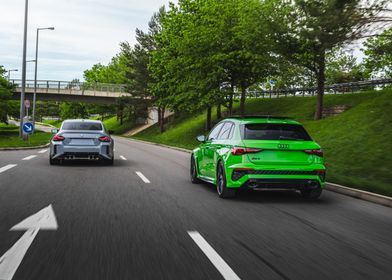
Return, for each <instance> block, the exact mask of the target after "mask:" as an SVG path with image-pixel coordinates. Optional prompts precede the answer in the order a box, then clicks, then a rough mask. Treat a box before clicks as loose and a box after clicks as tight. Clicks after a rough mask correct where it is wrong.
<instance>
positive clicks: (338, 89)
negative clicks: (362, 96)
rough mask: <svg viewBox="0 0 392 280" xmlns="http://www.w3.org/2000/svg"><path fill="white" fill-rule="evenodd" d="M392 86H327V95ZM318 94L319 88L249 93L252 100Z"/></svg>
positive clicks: (378, 82) (373, 82) (386, 81)
mask: <svg viewBox="0 0 392 280" xmlns="http://www.w3.org/2000/svg"><path fill="white" fill-rule="evenodd" d="M390 84H392V79H382V80H369V81H359V82H351V83H342V84H334V85H326V86H325V94H344V93H353V92H357V91H360V90H371V89H375V88H381V87H384V86H386V85H390ZM316 93H317V87H310V88H291V89H278V90H273V91H271V90H262V91H249V92H248V93H247V95H248V97H250V98H279V97H283V96H284V97H287V96H313V95H315V94H316Z"/></svg>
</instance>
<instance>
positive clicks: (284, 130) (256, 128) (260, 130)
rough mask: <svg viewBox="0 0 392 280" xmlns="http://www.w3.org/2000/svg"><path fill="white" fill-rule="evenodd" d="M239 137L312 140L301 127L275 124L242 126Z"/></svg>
mask: <svg viewBox="0 0 392 280" xmlns="http://www.w3.org/2000/svg"><path fill="white" fill-rule="evenodd" d="M241 137H242V139H244V140H293V141H295V140H302V141H311V140H312V139H311V138H310V136H309V134H308V133H307V132H306V131H305V129H304V128H303V126H302V125H297V124H277V123H255V124H246V125H243V126H242V129H241Z"/></svg>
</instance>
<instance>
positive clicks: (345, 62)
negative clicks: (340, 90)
mask: <svg viewBox="0 0 392 280" xmlns="http://www.w3.org/2000/svg"><path fill="white" fill-rule="evenodd" d="M368 78H369V73H368V71H367V70H366V68H365V66H364V65H363V64H360V63H358V62H357V58H356V57H355V56H354V55H353V54H350V53H347V51H344V50H337V51H333V52H330V53H329V54H328V55H327V57H326V70H325V79H326V83H327V84H330V85H331V84H340V83H348V82H357V81H363V80H366V79H368Z"/></svg>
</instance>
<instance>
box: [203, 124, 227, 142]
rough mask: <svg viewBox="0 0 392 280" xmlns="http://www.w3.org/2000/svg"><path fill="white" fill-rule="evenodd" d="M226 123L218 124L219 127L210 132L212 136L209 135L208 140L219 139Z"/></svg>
mask: <svg viewBox="0 0 392 280" xmlns="http://www.w3.org/2000/svg"><path fill="white" fill-rule="evenodd" d="M224 124H225V123H220V124H218V125H217V126H215V127H214V128H213V129H212V130H211V132H210V134H209V135H208V139H207V140H213V139H215V140H216V139H218V135H219V132H220V130H221V128H222V126H223V125H224Z"/></svg>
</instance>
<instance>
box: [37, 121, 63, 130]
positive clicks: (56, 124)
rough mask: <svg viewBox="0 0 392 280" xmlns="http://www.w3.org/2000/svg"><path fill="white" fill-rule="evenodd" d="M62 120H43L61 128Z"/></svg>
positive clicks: (44, 122)
mask: <svg viewBox="0 0 392 280" xmlns="http://www.w3.org/2000/svg"><path fill="white" fill-rule="evenodd" d="M62 122H63V121H62V120H42V123H43V124H49V125H53V126H54V127H57V128H60V125H61V123H62Z"/></svg>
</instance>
